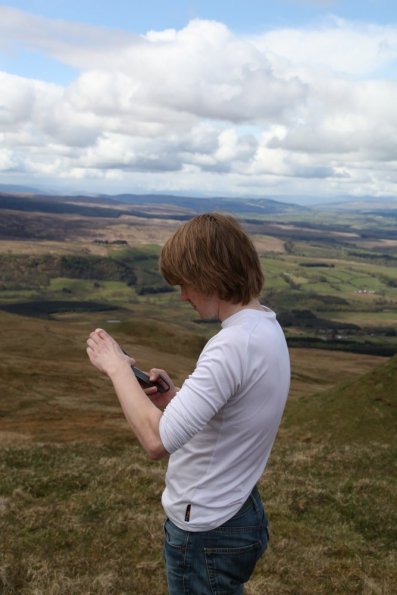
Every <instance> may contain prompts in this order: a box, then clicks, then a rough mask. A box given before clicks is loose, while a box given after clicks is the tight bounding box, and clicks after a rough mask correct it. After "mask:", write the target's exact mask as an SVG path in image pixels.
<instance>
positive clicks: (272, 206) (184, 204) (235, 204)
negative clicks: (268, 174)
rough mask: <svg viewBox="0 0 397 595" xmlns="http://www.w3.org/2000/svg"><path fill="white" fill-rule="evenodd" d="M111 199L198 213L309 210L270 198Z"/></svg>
mask: <svg viewBox="0 0 397 595" xmlns="http://www.w3.org/2000/svg"><path fill="white" fill-rule="evenodd" d="M109 198H111V199H112V200H117V201H120V202H124V203H128V204H132V205H148V204H152V205H172V206H176V207H181V208H186V209H191V210H193V211H195V212H198V213H205V212H207V211H216V210H222V211H230V212H232V213H236V214H246V215H248V214H250V213H252V214H256V215H258V214H261V213H262V214H270V213H272V214H276V213H292V212H296V211H299V212H305V211H310V210H311V209H310V208H309V207H305V206H302V205H297V204H293V203H285V202H280V201H277V200H273V199H271V198H230V197H210V198H208V197H192V196H176V195H166V194H117V195H114V196H110V197H109Z"/></svg>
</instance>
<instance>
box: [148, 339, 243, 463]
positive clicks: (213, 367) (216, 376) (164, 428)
mask: <svg viewBox="0 0 397 595" xmlns="http://www.w3.org/2000/svg"><path fill="white" fill-rule="evenodd" d="M230 331H231V332H230ZM231 334H233V332H232V329H222V330H221V331H220V332H219V333H218V334H217V335H215V337H213V338H212V339H210V341H209V342H208V343H207V345H206V346H205V347H204V349H203V351H202V353H201V355H200V357H199V359H198V362H197V366H196V369H195V370H194V372H193V373H192V374H191V375H190V376H189V378H187V380H185V382H184V383H183V385H182V388H181V389H180V391H179V392H178V394H177V395H176V396H175V397H174V398H173V399H172V401H171V402H170V403H169V405H168V406H167V407H166V409H165V411H164V414H163V416H162V418H161V420H160V437H161V441H162V443H163V445H164V447H165V449H166V450H167V452H169V453H170V454H171V453H173V452H175V451H176V450H178V449H179V448H181V447H182V446H183V445H184V444H186V442H188V441H189V440H190V439H191V438H192V437H193V436H194V435H195V434H197V432H199V431H200V430H202V429H203V427H204V426H205V425H207V424H208V422H209V421H210V420H211V419H212V418H213V417H214V415H216V413H217V412H218V411H219V410H220V409H221V408H222V407H223V406H224V405H225V403H227V401H228V400H229V399H230V397H231V396H232V395H233V394H235V393H236V392H237V391H238V390H239V388H240V386H241V381H242V376H243V373H244V358H243V354H244V346H243V344H244V340H243V338H242V337H241V341H238V342H236V341H235V340H233V338H232V337H231V336H230V335H231ZM230 339H232V340H230Z"/></svg>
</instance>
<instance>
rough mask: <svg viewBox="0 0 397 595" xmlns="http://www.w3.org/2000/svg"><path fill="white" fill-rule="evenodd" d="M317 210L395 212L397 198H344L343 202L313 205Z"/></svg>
mask: <svg viewBox="0 0 397 595" xmlns="http://www.w3.org/2000/svg"><path fill="white" fill-rule="evenodd" d="M314 209H317V210H343V211H356V212H357V211H359V212H365V213H368V212H371V213H374V212H376V211H385V210H396V209H397V196H379V197H377V196H360V197H351V196H350V197H346V198H345V199H343V200H339V201H335V202H332V203H322V204H317V205H315V207H314Z"/></svg>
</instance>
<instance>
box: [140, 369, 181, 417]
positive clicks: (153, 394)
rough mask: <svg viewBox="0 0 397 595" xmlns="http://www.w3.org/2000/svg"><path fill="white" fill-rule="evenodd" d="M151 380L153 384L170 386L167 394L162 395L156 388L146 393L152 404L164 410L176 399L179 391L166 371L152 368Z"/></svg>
mask: <svg viewBox="0 0 397 595" xmlns="http://www.w3.org/2000/svg"><path fill="white" fill-rule="evenodd" d="M149 378H150V380H152V382H158V383H159V384H162V385H163V386H166V384H168V386H169V387H170V388H169V390H167V391H166V392H165V393H160V392H159V391H158V390H157V388H156V387H155V386H153V387H151V388H146V389H145V393H146V394H147V396H148V397H149V398H150V400H151V401H152V403H154V405H156V407H158V408H159V409H161V410H164V409H165V408H166V407H167V405H168V403H169V402H170V401H171V400H172V399H173V398H174V397H175V395H176V392H177V389H176V387H175V385H174V383H173V382H172V380H171V378H170V377H169V376H168V374H167V372H166V371H165V370H160V369H159V368H152V369H151V370H150V372H149Z"/></svg>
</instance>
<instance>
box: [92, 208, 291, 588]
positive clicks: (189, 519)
mask: <svg viewBox="0 0 397 595" xmlns="http://www.w3.org/2000/svg"><path fill="white" fill-rule="evenodd" d="M160 267H161V271H162V273H163V276H164V277H165V279H166V280H167V281H168V283H170V284H171V285H179V286H180V288H181V299H182V300H185V301H188V302H189V303H190V304H191V305H192V306H193V307H194V308H195V309H196V310H197V312H198V314H199V315H200V317H201V318H203V319H213V318H217V319H218V320H219V321H220V322H221V327H222V328H221V330H220V331H219V332H218V334H216V335H215V336H214V337H212V338H211V339H210V340H209V341H208V343H207V345H206V346H205V347H204V349H203V351H202V353H201V354H200V357H199V359H198V361H197V364H196V368H195V370H194V371H193V373H192V374H191V375H190V376H189V377H188V378H187V379H186V380H185V382H184V383H183V385H182V387H181V388H180V389H179V390H177V389H176V388H175V386H174V384H173V383H172V380H171V379H170V378H169V376H168V374H167V373H166V372H165V371H164V370H160V369H157V368H153V369H152V370H151V372H150V377H151V379H152V380H157V381H159V382H160V383H162V382H163V380H165V381H166V382H167V383H168V385H169V387H170V388H169V390H168V391H167V392H166V393H162V394H160V393H158V392H157V389H147V390H146V392H145V391H144V390H143V389H142V388H141V387H140V385H139V384H138V382H137V380H136V379H135V377H134V375H133V373H132V372H131V367H130V366H131V364H134V363H135V360H133V359H132V358H129V357H128V356H126V355H125V354H124V353H123V351H122V350H121V348H120V347H119V346H118V344H117V343H116V342H115V341H114V340H113V339H112V338H111V337H110V336H109V335H108V334H107V333H106V332H105V331H103V330H102V329H97V330H96V331H94V332H93V333H91V335H90V337H89V339H88V341H87V344H88V347H87V352H88V355H89V358H90V360H91V362H92V363H93V364H94V365H95V366H96V367H97V368H98V369H99V370H101V371H103V372H105V373H106V374H108V376H109V377H110V379H111V380H112V383H113V386H114V389H115V391H116V394H117V396H118V398H119V400H120V403H121V406H122V408H123V411H124V414H125V416H126V418H127V420H128V422H129V424H130V426H131V428H132V430H133V431H134V433H135V434H136V436H137V438H138V440H139V441H140V443H141V444H142V446H143V448H144V449H145V450H146V452H147V453H148V455H149V456H150V457H151V458H152V459H159V458H161V457H163V456H166V455H168V454H169V455H170V458H169V463H168V470H167V475H166V487H165V490H164V493H163V497H162V504H163V507H164V510H165V513H166V515H167V520H166V522H165V526H164V535H165V537H164V539H165V544H164V556H165V561H166V571H167V582H168V588H169V592H170V595H180V594H181V595H182V594H183V593H190V594H191V595H206V594H214V593H230V594H232V593H233V594H237V595H240V594H242V593H243V589H244V583H245V582H247V581H248V579H249V577H250V576H251V574H252V572H253V570H254V568H255V564H256V562H257V560H258V558H259V557H260V555H261V554H262V553H263V552H264V550H265V549H266V547H267V540H268V522H267V517H266V514H265V512H264V509H263V505H262V502H261V499H260V496H259V493H258V490H257V488H256V483H257V482H258V480H259V478H260V476H261V475H262V473H263V471H264V468H265V466H266V463H267V460H268V458H269V455H270V451H271V448H272V446H273V442H274V439H275V436H276V433H277V430H278V427H279V424H280V420H281V416H282V413H283V410H284V406H285V402H286V399H287V395H288V390H289V382H290V363H289V356H288V349H287V345H286V341H285V337H284V334H283V332H282V330H281V328H280V326H279V324H278V322H277V320H276V316H275V314H274V313H273V312H272V311H271V310H269V309H268V308H266V307H264V306H262V305H261V304H260V302H259V296H260V293H261V291H262V287H263V274H262V270H261V266H260V262H259V257H258V254H257V252H256V250H255V248H254V246H253V244H252V242H251V240H250V239H249V237H248V236H247V234H246V233H245V232H244V231H243V229H242V228H241V227H240V225H239V224H238V223H237V221H236V220H235V219H233V218H232V217H229V216H226V215H222V214H219V213H208V214H204V215H198V216H197V217H194V218H193V219H192V220H190V221H188V222H187V223H185V224H184V225H183V226H181V227H180V228H179V229H178V230H177V232H176V233H175V234H174V235H173V236H172V237H171V238H170V239H169V240H168V241H167V242H166V244H165V246H164V247H163V250H162V252H161V257H160ZM163 409H164V411H163Z"/></svg>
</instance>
